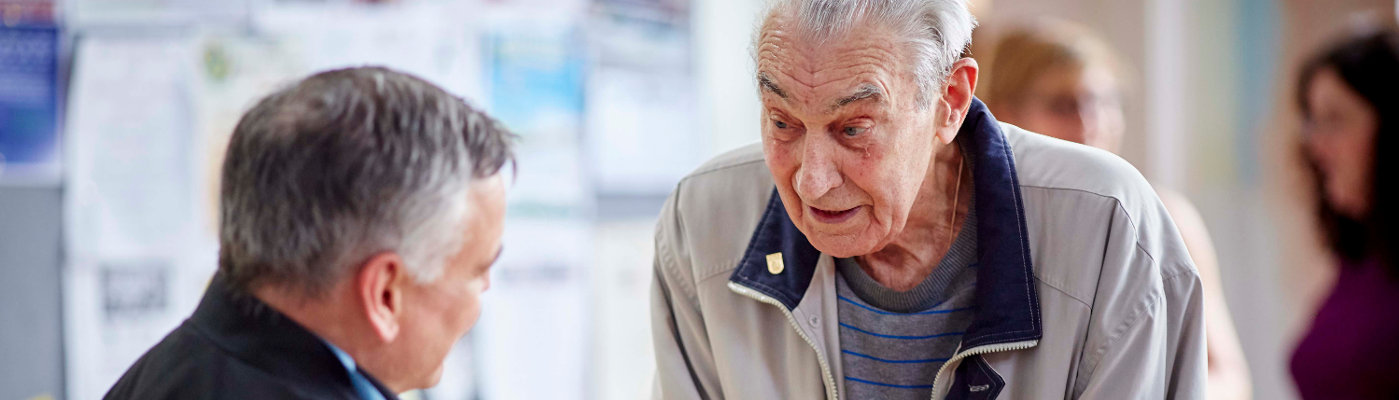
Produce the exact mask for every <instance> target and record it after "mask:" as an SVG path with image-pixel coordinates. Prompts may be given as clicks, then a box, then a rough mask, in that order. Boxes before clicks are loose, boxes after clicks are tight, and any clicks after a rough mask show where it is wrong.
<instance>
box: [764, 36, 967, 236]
mask: <svg viewBox="0 0 1399 400" xmlns="http://www.w3.org/2000/svg"><path fill="white" fill-rule="evenodd" d="M786 26H787V24H786V22H785V18H784V17H782V16H780V15H778V16H774V17H773V18H770V19H769V20H767V21H766V23H765V24H764V25H763V28H762V35H761V36H760V37H759V42H758V46H757V57H758V59H757V71H758V85H759V90H760V91H761V99H762V106H763V111H762V140H763V153H764V154H765V155H766V159H767V164H768V167H769V169H770V170H771V171H772V175H773V179H774V181H775V182H776V185H777V191H778V194H779V195H780V196H781V198H782V202H783V205H785V206H786V209H787V214H788V215H789V216H790V217H791V219H792V221H793V223H795V225H796V226H797V228H798V229H800V230H801V231H802V233H804V234H805V235H806V237H807V239H808V240H809V241H810V242H811V244H812V245H813V246H815V247H816V249H818V250H820V251H822V252H824V253H827V254H830V255H833V256H836V257H853V256H858V255H865V254H869V253H872V252H875V251H877V250H879V249H882V248H883V247H884V246H885V245H887V244H888V243H889V242H890V241H892V240H893V239H894V237H895V236H897V235H898V234H899V233H900V232H901V231H902V230H903V229H904V225H905V224H906V223H907V221H908V215H909V210H910V208H911V207H912V206H913V203H914V199H915V197H917V194H918V191H919V188H920V186H921V185H922V183H923V179H924V177H925V176H926V175H927V173H928V168H929V164H930V162H931V159H932V155H933V153H934V151H936V150H937V149H939V148H941V146H942V145H941V143H940V142H937V140H936V138H935V137H934V127H933V125H934V122H933V121H935V116H936V114H937V113H939V112H941V110H942V109H943V108H942V107H935V106H929V107H920V104H919V103H918V97H919V96H918V94H919V93H918V86H917V85H916V84H915V83H914V82H915V81H914V77H913V74H912V72H911V71H912V69H911V68H909V67H908V65H909V62H908V60H907V59H906V58H907V57H906V56H905V55H904V51H903V48H902V47H901V46H899V42H898V41H897V40H896V36H895V35H894V34H892V33H891V32H888V31H886V30H881V29H856V30H855V32H853V33H850V34H848V35H846V36H844V37H840V38H836V39H833V40H828V41H826V42H825V43H808V42H806V41H804V40H803V39H802V38H801V37H800V36H798V35H796V34H795V32H792V31H790V30H788V29H786ZM932 95H934V96H936V94H932Z"/></svg>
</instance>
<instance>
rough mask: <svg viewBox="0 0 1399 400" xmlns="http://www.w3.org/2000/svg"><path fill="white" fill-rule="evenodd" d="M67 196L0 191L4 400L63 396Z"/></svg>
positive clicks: (49, 190) (41, 190)
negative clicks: (62, 221) (62, 290)
mask: <svg viewBox="0 0 1399 400" xmlns="http://www.w3.org/2000/svg"><path fill="white" fill-rule="evenodd" d="M62 204H63V202H62V198H61V191H60V190H59V189H58V188H53V187H0V274H3V278H0V305H3V306H0V399H29V398H42V396H45V395H48V396H53V397H54V398H62V396H63V352H62V348H63V347H62V340H63V331H62V326H61V325H62V323H61V321H60V318H61V315H62V313H61V312H60V311H61V309H62V308H61V304H60V301H61V300H60V299H61V295H60V293H59V287H60V286H61V285H60V280H59V277H60V274H59V272H60V271H61V270H60V268H59V258H60V254H61V252H60V250H59V244H60V243H61V241H62V238H61V237H60V236H59V226H60V224H59V220H60V218H61V216H62Z"/></svg>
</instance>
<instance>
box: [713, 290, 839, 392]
mask: <svg viewBox="0 0 1399 400" xmlns="http://www.w3.org/2000/svg"><path fill="white" fill-rule="evenodd" d="M728 286H729V290H732V291H733V292H734V293H738V294H741V295H744V296H747V297H749V298H752V299H753V300H757V301H760V302H763V303H767V304H769V305H772V306H773V307H777V308H778V309H779V310H782V315H786V316H787V322H790V323H791V324H792V329H795V330H796V331H797V336H801V338H802V340H805V341H806V344H807V345H809V346H811V350H813V351H815V352H816V361H818V362H820V363H821V378H822V380H824V381H825V382H826V398H828V399H830V400H839V396H837V394H836V385H835V378H833V377H831V367H830V365H829V364H826V355H825V354H824V353H822V352H821V349H819V348H817V347H816V342H813V341H812V340H811V338H810V337H807V336H806V332H805V331H802V328H801V324H798V323H797V317H795V316H793V315H792V311H791V310H788V309H787V307H786V306H784V305H782V303H781V302H779V301H777V300H776V299H773V298H771V297H768V296H767V295H764V294H762V293H758V292H757V291H755V290H753V289H749V288H747V287H744V286H742V285H739V284H737V283H734V282H729V285H728Z"/></svg>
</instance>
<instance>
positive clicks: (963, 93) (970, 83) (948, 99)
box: [937, 58, 980, 144]
mask: <svg viewBox="0 0 1399 400" xmlns="http://www.w3.org/2000/svg"><path fill="white" fill-rule="evenodd" d="M979 68H980V67H979V66H978V65H977V64H976V60H975V59H972V58H963V59H961V60H957V62H955V63H952V73H950V74H948V75H947V82H946V83H945V84H943V86H942V89H943V92H942V93H940V95H941V96H940V98H941V99H940V100H939V101H938V108H939V110H938V111H939V112H938V116H937V118H938V121H937V123H938V129H937V132H938V133H937V139H938V141H941V142H942V143H943V144H950V143H952V139H956V138H957V131H958V130H959V129H960V128H961V127H962V121H964V120H966V118H967V110H968V109H970V108H971V106H972V99H973V98H974V96H975V93H976V79H977V75H978V72H979V71H980V69H979Z"/></svg>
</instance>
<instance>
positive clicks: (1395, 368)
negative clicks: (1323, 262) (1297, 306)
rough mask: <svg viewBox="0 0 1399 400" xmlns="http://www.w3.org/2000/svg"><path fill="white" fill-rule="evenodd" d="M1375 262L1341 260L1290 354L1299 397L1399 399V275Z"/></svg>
mask: <svg viewBox="0 0 1399 400" xmlns="http://www.w3.org/2000/svg"><path fill="white" fill-rule="evenodd" d="M1387 269H1388V268H1385V267H1384V266H1382V265H1380V263H1378V262H1374V261H1371V262H1365V263H1360V264H1349V263H1346V264H1342V266H1341V269H1340V275H1339V276H1338V277H1337V278H1336V287H1335V288H1334V289H1332V290H1331V295H1330V296H1329V297H1328V298H1327V299H1326V302H1325V303H1323V304H1322V306H1321V309H1320V310H1318V311H1317V313H1316V319H1315V320H1314V321H1312V327H1311V330H1310V331H1309V332H1307V335H1306V337H1304V338H1302V342H1301V343H1299V344H1298V345H1297V350H1295V351H1294V352H1293V353H1292V379H1293V380H1294V381H1296V382H1297V390H1298V391H1299V392H1300V393H1301V394H1302V398H1303V399H1337V400H1343V399H1395V398H1399V279H1395V277H1394V276H1393V275H1392V274H1390V273H1389V271H1386V270H1387Z"/></svg>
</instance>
